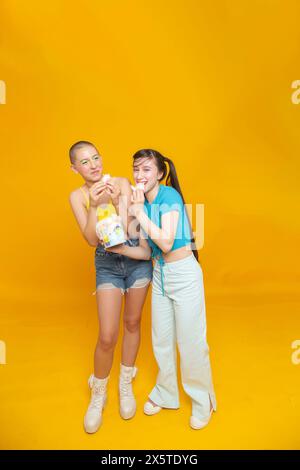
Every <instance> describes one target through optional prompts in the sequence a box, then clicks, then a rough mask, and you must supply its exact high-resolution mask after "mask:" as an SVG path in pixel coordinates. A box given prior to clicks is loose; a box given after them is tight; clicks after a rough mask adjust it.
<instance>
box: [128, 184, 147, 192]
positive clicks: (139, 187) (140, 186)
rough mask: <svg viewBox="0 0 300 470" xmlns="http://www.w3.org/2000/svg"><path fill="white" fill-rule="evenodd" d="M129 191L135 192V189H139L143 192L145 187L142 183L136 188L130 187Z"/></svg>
mask: <svg viewBox="0 0 300 470" xmlns="http://www.w3.org/2000/svg"><path fill="white" fill-rule="evenodd" d="M131 189H132V190H133V191H136V190H137V189H141V190H142V191H145V185H144V183H138V184H137V185H136V186H131Z"/></svg>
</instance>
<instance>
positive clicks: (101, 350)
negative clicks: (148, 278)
mask: <svg viewBox="0 0 300 470" xmlns="http://www.w3.org/2000/svg"><path fill="white" fill-rule="evenodd" d="M97 308H98V318H99V336H98V341H97V344H96V349H95V354H94V375H95V377H97V378H99V379H103V378H105V377H107V376H108V375H109V373H110V369H111V366H112V361H113V356H114V349H115V345H116V343H117V340H118V334H119V327H120V315H121V308H122V293H121V289H119V288H117V287H116V288H112V289H97Z"/></svg>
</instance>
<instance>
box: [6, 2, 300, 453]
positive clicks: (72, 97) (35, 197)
mask: <svg viewBox="0 0 300 470" xmlns="http://www.w3.org/2000/svg"><path fill="white" fill-rule="evenodd" d="M299 15H300V4H299V2H298V1H297V0H294V1H293V0H288V1H284V0H281V1H279V0H251V1H250V0H249V1H246V0H227V1H226V0H216V1H214V2H209V1H202V0H176V1H174V0H172V1H171V0H151V1H138V0H128V1H125V0H124V1H121V0H114V1H104V0H98V1H96V0H93V1H92V0H85V1H76V2H73V1H72V2H71V1H58V0H52V1H51V2H50V1H48V2H40V1H33V0H31V1H26V2H25V1H23V0H19V1H17V0H2V1H1V7H0V31H1V32H0V79H1V80H4V81H5V83H6V87H7V97H6V100H7V102H6V104H5V105H0V120H1V121H0V123H1V125H0V133H1V134H0V142H1V185H0V186H1V192H2V193H1V200H2V204H1V207H2V214H1V216H2V217H1V219H2V220H1V245H0V255H1V279H0V286H1V323H0V340H2V341H5V343H6V347H7V364H6V365H0V420H1V423H0V446H1V448H7V449H13V448H17V449H40V448H47V449H55V448H57V449H63V448H72V449H76V448H81V449H92V448H94V449H118V448H119V449H137V448H152V449H158V448H161V449H163V448H165V449H168V448H169V449H180V448H181V449H184V448H187V449H188V448H194V449H202V448H210V449H214V448H216V449H219V448H225V449H230V448H249V449H251V448H299V447H300V446H299V432H298V435H297V428H299V414H300V413H299V410H300V392H299V385H300V380H299V377H300V364H299V365H296V364H293V363H292V360H291V356H292V353H293V349H292V347H291V344H292V342H293V341H294V340H296V339H299V338H300V319H299V300H300V299H299V274H300V270H299V257H298V256H297V255H298V252H299V242H300V237H299V235H300V219H299V193H298V187H299V166H300V165H299V151H300V148H299V147H300V141H299V129H300V105H296V104H293V103H292V100H291V96H292V93H293V91H294V90H292V88H291V84H292V82H293V81H294V80H297V79H299V78H300V65H299V64H300V61H299V53H300V48H299V43H300V42H299V41H300V30H299ZM80 139H87V140H91V141H92V142H95V144H96V145H97V146H98V148H99V151H100V152H101V154H102V155H103V158H104V171H105V172H108V173H110V174H112V175H115V176H126V177H129V178H131V177H132V175H131V164H132V161H131V156H132V154H133V153H134V152H135V151H136V150H138V149H140V148H145V147H152V148H155V149H158V150H160V151H161V152H162V153H164V154H165V155H166V156H168V157H169V158H172V159H173V160H174V162H175V164H176V167H177V169H178V174H179V178H180V182H181V185H182V188H183V193H184V196H185V199H186V201H187V202H189V203H193V204H194V205H195V204H196V203H202V204H204V205H205V241H204V247H203V249H202V250H200V260H201V265H202V269H203V272H204V282H205V289H206V307H207V323H208V342H209V345H210V352H211V361H212V369H213V377H214V384H215V389H216V395H217V403H218V410H217V413H215V414H214V416H213V419H212V421H211V423H210V424H209V426H208V427H207V428H205V429H204V430H202V431H198V432H196V431H192V430H191V429H189V426H188V419H189V415H190V403H189V400H188V398H187V397H186V396H185V395H184V394H183V393H182V399H181V408H180V410H178V411H174V412H171V411H163V412H161V413H160V414H159V415H157V416H154V417H151V418H149V417H146V416H144V415H143V412H142V406H143V403H144V400H145V398H146V396H147V392H149V391H150V390H151V388H152V386H153V384H154V380H155V376H156V364H155V361H154V358H153V355H152V350H151V340H150V302H149V300H150V299H149V297H150V296H148V299H147V305H146V307H145V309H144V313H143V325H142V328H143V340H142V346H141V349H140V353H139V357H138V361H137V366H138V367H139V373H138V375H137V378H136V381H135V385H134V389H135V393H136V397H137V402H138V411H137V415H136V417H135V418H134V419H133V420H131V421H130V422H125V421H123V420H121V418H120V417H119V414H118V401H117V377H118V371H119V360H120V344H119V345H118V348H117V351H116V354H115V361H114V366H113V370H112V374H111V381H110V385H109V402H108V407H107V409H106V410H105V412H104V417H103V425H102V428H101V429H100V430H99V432H98V433H96V434H95V435H92V436H89V435H86V434H85V433H84V431H83V426H82V420H83V416H84V413H85V411H86V407H87V404H88V401H89V391H88V388H87V378H88V376H89V374H90V373H91V371H92V360H93V351H94V345H95V341H96V338H97V328H98V326H97V316H96V304H95V302H96V300H95V297H94V296H92V295H91V293H92V292H93V291H94V282H95V281H94V266H93V251H94V250H93V249H92V248H91V247H89V246H88V245H87V244H86V243H85V241H84V239H83V238H82V236H81V234H80V232H79V229H78V227H77V225H76V222H75V220H74V217H73V215H72V213H71V210H70V207H69V203H68V195H69V193H70V192H71V191H72V190H73V189H74V188H76V187H78V186H79V185H81V184H82V181H81V179H80V177H79V176H76V175H75V174H74V173H73V172H71V171H70V168H69V161H68V148H69V146H70V145H71V144H72V143H74V142H75V141H76V140H80ZM297 425H298V426H297Z"/></svg>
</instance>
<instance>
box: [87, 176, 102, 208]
mask: <svg viewBox="0 0 300 470" xmlns="http://www.w3.org/2000/svg"><path fill="white" fill-rule="evenodd" d="M105 191H106V184H105V183H103V182H102V181H97V183H95V184H93V186H91V187H90V189H89V195H90V206H91V207H97V206H99V204H100V200H101V197H102V195H103V193H104V192H105Z"/></svg>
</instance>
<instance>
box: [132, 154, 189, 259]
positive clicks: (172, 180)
mask: <svg viewBox="0 0 300 470" xmlns="http://www.w3.org/2000/svg"><path fill="white" fill-rule="evenodd" d="M140 158H153V159H154V161H155V164H156V166H157V168H158V171H159V172H160V173H162V176H161V177H160V178H159V181H162V180H164V179H165V178H166V184H167V186H172V187H173V188H174V189H176V191H178V192H179V194H180V196H181V197H182V200H183V204H185V200H184V197H183V194H182V191H181V188H180V184H179V180H178V176H177V172H176V168H175V165H174V163H173V162H172V160H170V158H167V157H165V156H164V155H162V154H161V153H160V152H158V151H157V150H153V149H142V150H138V151H137V152H136V153H135V154H134V155H133V160H134V161H136V160H138V159H140ZM166 163H168V165H169V171H168V168H167V165H166ZM185 211H186V208H185ZM186 215H187V219H188V221H189V225H190V232H191V242H192V244H193V246H196V245H195V238H194V236H193V230H192V226H191V221H190V218H189V215H188V213H187V211H186ZM193 253H194V256H195V258H196V260H197V261H198V251H197V250H196V249H193Z"/></svg>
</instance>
